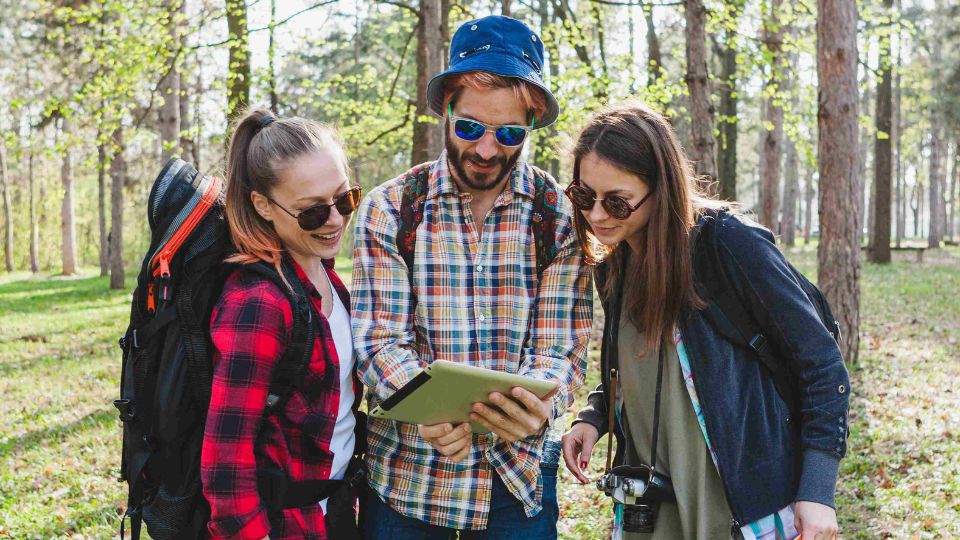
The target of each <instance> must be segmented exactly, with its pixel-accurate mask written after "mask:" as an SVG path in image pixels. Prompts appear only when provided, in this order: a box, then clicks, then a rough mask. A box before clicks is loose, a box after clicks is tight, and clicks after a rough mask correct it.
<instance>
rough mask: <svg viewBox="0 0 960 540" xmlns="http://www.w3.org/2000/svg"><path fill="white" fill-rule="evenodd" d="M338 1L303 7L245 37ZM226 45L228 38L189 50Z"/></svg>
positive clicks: (330, 0) (249, 32) (249, 31)
mask: <svg viewBox="0 0 960 540" xmlns="http://www.w3.org/2000/svg"><path fill="white" fill-rule="evenodd" d="M338 1H339V0H324V1H323V2H317V3H316V4H313V5H312V6H308V7H305V8H303V9H301V10H300V11H298V12H296V13H294V14H293V15H290V16H289V17H287V18H286V19H283V20H281V21H278V22H277V23H275V24H272V25H269V24H268V25H267V26H262V27H260V28H254V29H252V30H247V35H250V34H252V33H254V32H263V31H264V30H269V29H270V28H271V27H272V28H276V27H278V26H283V25H284V24H287V23H288V22H290V21H292V20H293V19H294V18H296V17H298V16H300V15H303V14H304V13H306V12H308V11H311V10H314V9H317V8H319V7H324V6H329V5H330V4H336V3H337V2H338ZM227 43H230V38H227V39H225V40H223V41H217V42H216V43H201V44H200V45H194V46H193V47H191V49H203V48H208V47H219V46H221V45H226V44H227Z"/></svg>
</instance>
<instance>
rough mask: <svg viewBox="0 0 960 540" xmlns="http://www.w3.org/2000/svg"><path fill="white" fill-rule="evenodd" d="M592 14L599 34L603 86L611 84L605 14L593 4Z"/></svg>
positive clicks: (591, 6) (597, 4) (598, 46)
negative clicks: (604, 21)
mask: <svg viewBox="0 0 960 540" xmlns="http://www.w3.org/2000/svg"><path fill="white" fill-rule="evenodd" d="M590 12H591V14H592V15H593V23H594V26H595V27H596V32H597V38H596V39H597V50H598V51H599V52H600V70H601V75H602V76H603V82H602V84H603V85H604V86H607V85H609V84H610V66H608V65H607V38H606V36H605V34H604V31H603V13H602V12H601V11H600V4H599V3H597V2H592V3H591V4H590Z"/></svg>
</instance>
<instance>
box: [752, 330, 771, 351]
mask: <svg viewBox="0 0 960 540" xmlns="http://www.w3.org/2000/svg"><path fill="white" fill-rule="evenodd" d="M749 345H750V348H751V349H753V350H754V351H756V352H757V354H760V353H761V352H762V351H763V349H765V348H766V347H767V338H766V337H765V336H764V335H763V334H757V335H755V336H753V337H752V338H750V343H749Z"/></svg>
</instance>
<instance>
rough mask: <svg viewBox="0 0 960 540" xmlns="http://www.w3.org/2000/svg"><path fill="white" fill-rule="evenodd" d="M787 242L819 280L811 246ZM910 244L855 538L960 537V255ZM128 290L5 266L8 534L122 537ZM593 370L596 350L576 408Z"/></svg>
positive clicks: (868, 381)
mask: <svg viewBox="0 0 960 540" xmlns="http://www.w3.org/2000/svg"><path fill="white" fill-rule="evenodd" d="M787 253H788V256H789V257H790V258H791V260H792V261H793V262H794V263H795V264H796V265H797V267H798V268H800V269H801V270H802V271H804V272H805V273H807V275H809V276H811V277H814V276H813V273H814V270H815V268H816V247H815V246H802V247H797V248H791V249H789V250H787ZM900 255H902V254H898V256H896V257H895V260H894V263H892V264H890V265H885V266H877V265H870V264H865V266H864V270H863V276H864V282H863V287H862V324H863V327H862V332H861V359H860V364H859V366H856V367H852V368H851V376H852V386H853V400H852V410H851V421H850V425H851V429H852V435H851V438H850V445H849V447H850V450H849V453H848V455H847V458H846V459H845V460H844V461H843V463H842V467H841V482H840V487H839V493H838V505H839V516H840V521H841V529H842V532H843V537H844V538H855V539H868V538H871V539H872V538H949V537H953V536H956V535H957V534H960V385H958V381H960V344H958V341H960V302H958V298H960V250H958V249H956V248H951V249H947V250H938V251H937V252H934V253H928V255H925V261H927V262H925V263H923V264H917V263H916V262H915V260H913V259H912V255H911V254H906V256H905V257H901V256H900ZM337 271H338V273H339V274H340V275H341V277H343V278H344V280H345V281H347V282H349V278H350V260H349V259H346V258H341V259H338V261H337ZM133 277H134V274H131V276H130V281H128V285H131V286H132V279H133ZM129 300H130V290H129V289H127V290H124V291H110V290H109V288H108V281H107V279H106V278H100V277H96V273H95V270H93V269H85V270H84V271H83V272H82V273H81V274H80V275H79V276H77V277H69V278H64V277H59V276H41V277H33V276H31V275H30V274H28V273H15V274H7V275H2V276H0V395H3V396H4V397H5V399H4V400H2V401H0V538H16V539H19V538H66V537H75V538H80V537H82V538H116V536H117V531H118V528H119V515H120V514H121V513H122V508H123V507H124V505H125V501H124V498H125V493H126V492H125V489H124V488H125V486H126V485H125V484H120V483H118V482H117V481H116V475H117V471H118V468H119V461H120V460H119V453H120V427H119V422H118V420H117V419H116V414H115V411H114V409H113V407H112V405H111V402H112V400H113V399H114V398H115V397H116V394H117V392H118V381H119V366H120V354H119V349H118V347H117V344H116V343H117V338H118V337H119V336H120V334H121V333H122V332H123V330H124V328H125V325H126V320H127V317H128V316H129ZM598 379H599V358H598V355H597V353H596V350H594V351H593V352H592V354H591V357H590V368H589V371H588V374H587V384H586V385H585V386H584V388H582V389H581V390H580V391H579V392H578V394H577V401H576V403H575V405H574V409H577V408H579V407H581V406H583V403H584V400H585V397H586V394H587V391H588V389H591V388H593V386H594V385H596V383H597V380H598ZM570 420H571V418H570V417H569V415H568V418H567V423H568V424H569V422H570ZM605 448H606V443H605V440H602V441H601V442H600V443H599V444H598V445H597V448H596V449H595V450H594V455H593V459H592V460H591V463H590V477H591V478H596V477H597V476H599V474H600V473H601V471H602V467H603V462H604V452H605ZM559 482H560V486H559V492H560V508H561V519H560V523H559V529H560V532H561V537H562V538H565V539H568V540H581V539H592V538H603V537H604V535H605V531H606V530H607V527H608V523H609V519H610V505H609V500H608V499H607V498H606V497H604V496H602V495H600V494H599V493H598V492H597V491H596V489H595V487H594V486H593V485H592V484H588V485H584V486H581V485H580V484H579V483H578V482H576V481H575V480H574V479H573V478H572V476H571V475H570V474H569V473H568V472H566V471H565V470H563V471H561V475H560V479H559Z"/></svg>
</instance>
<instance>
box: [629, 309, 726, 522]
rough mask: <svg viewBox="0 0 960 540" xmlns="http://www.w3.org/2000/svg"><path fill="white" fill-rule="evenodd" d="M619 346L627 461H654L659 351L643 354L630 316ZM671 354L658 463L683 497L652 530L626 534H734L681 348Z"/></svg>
mask: <svg viewBox="0 0 960 540" xmlns="http://www.w3.org/2000/svg"><path fill="white" fill-rule="evenodd" d="M618 346H619V363H620V366H619V368H620V389H621V394H620V396H621V403H622V408H621V412H622V414H621V422H622V423H623V432H624V435H625V439H624V440H625V443H626V445H627V451H626V452H625V459H626V464H628V465H639V464H647V465H649V464H650V455H649V454H650V445H651V444H652V436H653V408H654V401H655V397H656V388H657V356H656V354H655V353H653V352H651V353H647V354H642V351H643V347H644V344H643V335H642V334H641V333H640V332H639V331H638V330H637V328H636V326H634V325H633V323H631V322H629V320H628V318H626V317H624V318H623V320H622V321H621V326H620V336H619V344H618ZM665 353H666V356H665V357H664V367H663V385H662V389H661V397H660V435H659V438H658V439H657V447H658V448H657V465H656V467H657V471H658V472H660V473H662V474H666V475H668V476H670V478H671V480H672V481H673V487H674V491H675V492H676V495H677V502H676V503H663V504H661V505H660V509H659V512H658V515H657V520H656V527H655V528H654V532H653V533H652V534H651V533H624V535H623V538H625V539H629V540H640V539H643V540H648V539H663V540H675V539H681V538H682V539H689V540H699V539H705V538H709V539H725V538H730V530H731V529H730V526H731V523H732V522H731V514H730V508H729V505H728V504H727V500H726V495H724V491H723V484H722V483H721V481H720V475H719V474H718V473H717V468H716V466H715V465H714V464H713V460H712V459H711V458H710V452H709V450H708V448H707V444H706V442H705V441H704V438H703V433H702V432H701V431H700V424H699V423H698V422H697V417H696V414H695V413H694V410H693V404H692V403H691V402H690V394H689V393H688V392H687V388H686V386H685V384H684V380H683V373H682V371H681V369H680V361H679V359H678V358H677V348H676V347H675V346H670V347H668V348H667V350H666V351H665Z"/></svg>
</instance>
